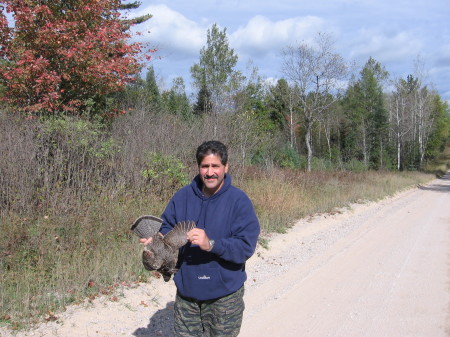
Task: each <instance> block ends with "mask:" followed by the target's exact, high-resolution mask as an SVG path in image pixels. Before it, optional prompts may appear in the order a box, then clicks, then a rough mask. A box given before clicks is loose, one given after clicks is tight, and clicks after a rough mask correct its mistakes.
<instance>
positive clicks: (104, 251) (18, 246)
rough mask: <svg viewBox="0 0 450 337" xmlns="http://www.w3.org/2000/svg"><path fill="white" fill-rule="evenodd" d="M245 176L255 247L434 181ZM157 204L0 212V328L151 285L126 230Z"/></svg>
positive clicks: (342, 175)
mask: <svg viewBox="0 0 450 337" xmlns="http://www.w3.org/2000/svg"><path fill="white" fill-rule="evenodd" d="M246 174H247V176H245V175H244V176H243V177H242V179H240V181H239V187H240V188H242V189H244V190H245V191H246V192H247V193H248V195H249V196H250V198H251V199H252V201H253V203H254V205H255V208H256V211H257V213H258V217H259V218H260V221H261V226H262V230H263V234H262V235H261V238H260V244H261V245H262V246H264V245H265V243H267V240H269V234H270V233H272V232H284V231H285V230H286V229H287V228H288V227H289V226H290V225H291V224H292V223H293V222H294V221H295V220H297V219H300V218H303V217H305V216H308V215H312V214H316V213H326V212H332V211H333V210H335V209H338V208H341V207H345V206H346V205H349V204H351V203H355V202H364V201H366V200H367V201H371V200H379V199H382V198H384V197H386V196H388V195H392V194H394V193H395V192H397V191H400V190H403V189H406V188H409V187H412V186H415V185H417V184H423V183H426V182H428V181H429V180H431V179H433V178H434V176H433V175H430V174H424V173H419V172H406V173H389V172H382V173H380V172H361V173H348V172H310V173H305V172H298V171H297V172H296V171H291V170H277V171H273V172H272V173H271V174H268V173H264V172H262V171H261V172H257V173H255V172H254V171H252V172H251V173H250V172H247V173H246ZM149 200H150V201H149ZM155 200H156V202H155ZM158 200H159V199H158V198H149V197H148V195H145V194H142V195H134V196H132V197H131V196H127V195H122V196H117V197H105V196H103V197H101V196H100V197H96V198H94V197H92V198H90V200H89V201H87V202H85V203H81V204H80V205H79V206H78V207H79V208H78V209H77V210H74V211H72V212H70V213H66V214H50V215H39V216H34V217H29V218H28V217H20V216H18V215H15V214H14V213H8V214H2V217H1V230H2V233H4V234H3V235H2V237H1V239H0V240H1V247H2V250H1V251H2V256H1V267H2V273H1V276H0V281H1V285H2V286H1V295H0V299H1V316H0V324H1V325H2V326H6V327H8V328H11V329H23V328H28V327H30V326H31V325H32V324H35V323H38V322H41V321H44V320H46V319H47V320H49V319H50V320H51V319H56V318H57V317H58V312H60V311H62V310H64V309H65V308H66V307H67V306H69V305H71V304H81V303H83V302H84V301H86V300H94V299H96V298H97V297H100V296H109V297H111V298H112V299H114V300H120V293H121V291H122V289H124V288H127V287H133V286H134V285H136V284H137V283H139V282H154V281H155V280H154V277H155V275H154V274H151V273H148V272H147V271H145V270H143V267H142V265H141V261H140V258H139V254H140V250H139V247H136V246H137V245H136V242H135V240H134V237H133V236H132V234H131V233H130V232H129V225H130V223H131V221H132V220H133V219H134V217H135V215H136V214H144V213H149V212H151V213H153V214H158V213H159V212H161V207H162V206H161V205H162V203H161V202H159V201H158ZM149 202H150V203H149ZM132 257H135V258H132Z"/></svg>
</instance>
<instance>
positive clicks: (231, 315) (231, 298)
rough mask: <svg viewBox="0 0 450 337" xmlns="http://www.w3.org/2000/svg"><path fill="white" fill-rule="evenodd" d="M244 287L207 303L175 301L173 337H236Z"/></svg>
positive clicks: (192, 300) (241, 311) (184, 299)
mask: <svg viewBox="0 0 450 337" xmlns="http://www.w3.org/2000/svg"><path fill="white" fill-rule="evenodd" d="M243 297H244V287H243V286H242V287H241V289H239V290H238V291H236V292H234V293H231V294H230V295H227V296H224V297H221V298H218V299H215V300H209V301H196V300H194V299H189V298H185V297H182V296H180V294H179V293H177V296H176V300H175V326H174V336H176V337H193V336H195V337H202V336H203V337H235V336H237V335H238V334H239V330H240V329H241V324H242V315H243V313H244V299H243Z"/></svg>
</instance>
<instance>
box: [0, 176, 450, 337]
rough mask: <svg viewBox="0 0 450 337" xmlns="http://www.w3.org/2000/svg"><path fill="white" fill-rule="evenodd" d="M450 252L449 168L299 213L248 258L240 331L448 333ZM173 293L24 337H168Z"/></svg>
mask: <svg viewBox="0 0 450 337" xmlns="http://www.w3.org/2000/svg"><path fill="white" fill-rule="evenodd" d="M449 253H450V174H447V175H446V176H445V177H443V178H442V179H436V180H434V181H433V182H431V183H430V184H427V185H425V186H418V187H417V188H413V189H409V190H407V191H404V192H401V193H399V194H397V195H396V196H394V197H390V198H387V199H385V200H382V201H379V202H376V203H361V204H356V205H352V206H351V207H349V208H346V209H343V210H339V211H337V212H336V213H334V214H326V215H315V216H311V217H310V218H307V219H302V220H301V221H299V222H298V223H297V224H296V225H295V226H293V227H292V228H291V229H290V230H289V231H288V233H286V234H277V235H273V236H272V237H271V238H270V244H269V249H268V250H267V249H264V248H261V247H258V249H257V252H256V254H255V255H254V256H253V257H252V258H251V259H250V260H249V261H248V264H247V271H248V280H247V283H246V294H245V302H246V310H245V313H244V323H243V326H242V330H241V334H240V336H241V337H252V336H255V337H260V336H267V337H277V336H280V337H281V336H282V337H289V336H308V337H325V336H327V337H328V336H334V337H340V336H342V337H344V336H345V337H352V336H355V337H385V336H386V337H441V336H442V337H444V336H450V311H449V304H450V292H449V284H450V283H449V281H450V273H449V256H450V255H449ZM174 294H175V287H174V285H173V282H172V281H171V282H168V283H165V282H164V281H163V280H162V278H161V279H159V280H154V281H153V282H152V283H150V284H141V285H138V286H136V287H135V288H133V289H130V288H124V289H123V290H122V291H121V293H120V294H119V295H118V296H117V299H118V300H116V298H114V299H113V300H112V299H111V298H110V297H104V298H100V299H96V300H94V301H92V302H86V303H85V304H83V305H79V306H72V307H69V308H68V309H67V310H66V311H65V312H64V313H62V314H60V315H57V317H58V319H57V320H56V321H51V322H48V323H45V324H42V325H40V326H38V327H36V328H35V329H33V330H31V331H22V332H20V333H19V334H18V335H17V336H19V337H20V336H48V337H56V336H59V337H73V336H86V337H94V336H95V337H106V336H171V333H170V331H171V328H172V315H173V299H174ZM9 336H10V334H9V332H8V331H6V330H4V329H3V330H2V329H0V337H9Z"/></svg>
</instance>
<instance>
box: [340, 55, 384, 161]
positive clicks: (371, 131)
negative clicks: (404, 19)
mask: <svg viewBox="0 0 450 337" xmlns="http://www.w3.org/2000/svg"><path fill="white" fill-rule="evenodd" d="M387 76H388V72H387V71H386V70H385V69H384V67H383V66H382V65H381V64H380V63H378V62H377V61H375V60H374V59H373V58H371V57H370V58H369V60H368V61H367V62H366V64H365V65H364V67H363V69H362V70H361V72H360V78H359V79H358V80H356V81H355V82H354V83H353V84H351V85H350V86H349V88H348V89H347V93H346V97H345V99H344V102H345V108H346V109H345V113H346V115H347V116H348V118H349V119H350V120H351V126H352V128H353V132H355V131H356V132H357V133H358V134H357V135H354V136H355V138H356V139H355V141H356V142H357V144H358V145H357V146H359V148H360V151H361V152H362V155H363V160H364V164H365V165H366V166H367V167H368V166H369V165H372V167H374V168H381V167H383V166H384V165H385V162H384V158H385V151H386V150H385V148H386V144H387V142H385V139H386V137H387V131H388V115H387V110H386V109H385V107H384V101H383V99H384V98H383V87H382V83H383V81H385V80H386V78H387Z"/></svg>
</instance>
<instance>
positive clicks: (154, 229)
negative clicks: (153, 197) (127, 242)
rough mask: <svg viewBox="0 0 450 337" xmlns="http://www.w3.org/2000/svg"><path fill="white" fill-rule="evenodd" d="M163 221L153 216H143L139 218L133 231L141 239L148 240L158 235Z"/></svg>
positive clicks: (132, 227) (134, 224) (132, 228)
mask: <svg viewBox="0 0 450 337" xmlns="http://www.w3.org/2000/svg"><path fill="white" fill-rule="evenodd" d="M162 223H163V220H162V219H160V218H158V217H156V216H153V215H143V216H141V217H139V218H137V219H136V220H135V221H134V223H133V226H131V230H132V231H133V232H134V234H136V235H137V236H139V237H140V238H144V239H148V238H150V237H152V236H153V235H155V234H156V233H158V231H159V228H160V227H161V224H162Z"/></svg>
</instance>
